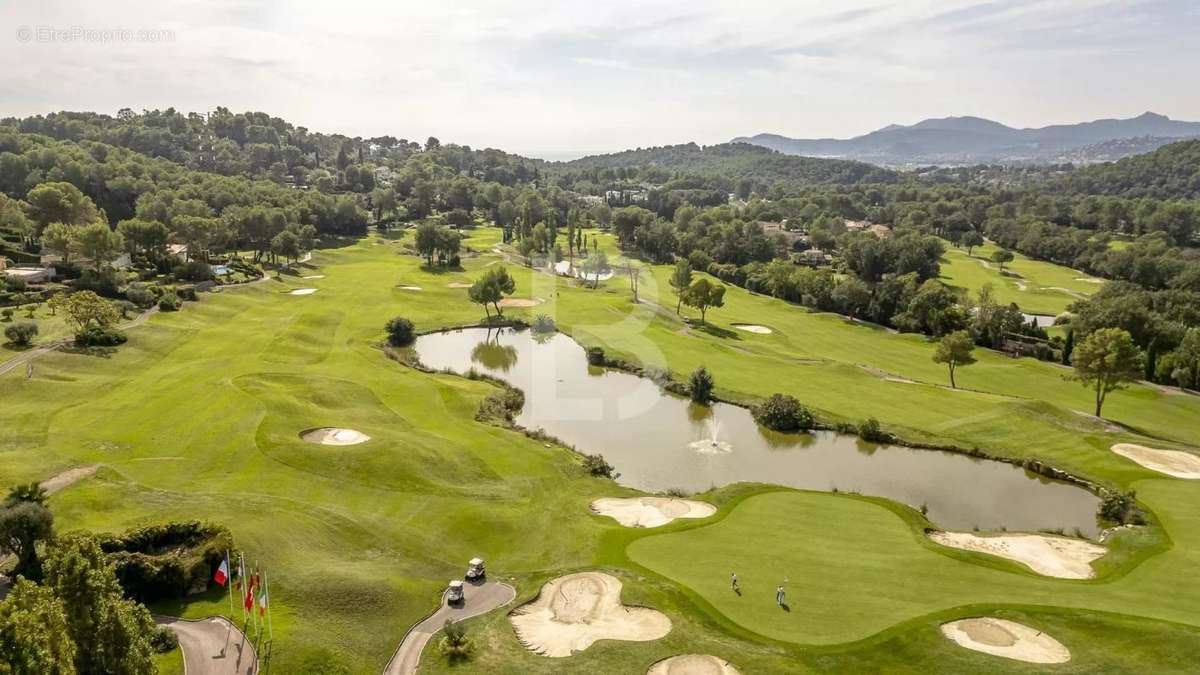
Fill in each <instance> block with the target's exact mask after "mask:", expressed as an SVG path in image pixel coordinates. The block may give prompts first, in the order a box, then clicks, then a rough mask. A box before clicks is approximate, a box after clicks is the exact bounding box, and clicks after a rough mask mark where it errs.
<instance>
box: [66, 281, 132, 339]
mask: <svg viewBox="0 0 1200 675" xmlns="http://www.w3.org/2000/svg"><path fill="white" fill-rule="evenodd" d="M62 310H63V312H64V313H65V314H66V315H67V317H66V318H67V322H68V323H70V324H72V325H73V326H75V332H76V333H82V332H84V331H86V330H88V329H89V328H92V327H98V328H107V327H108V326H111V325H112V324H114V323H116V322H117V321H119V320H120V319H121V315H120V313H119V312H117V310H116V309H114V308H113V306H112V304H111V303H109V302H108V301H107V300H105V299H104V298H102V297H100V296H99V295H96V294H95V293H93V292H92V291H76V292H74V293H72V294H70V295H68V296H66V300H64V301H63V302H62Z"/></svg>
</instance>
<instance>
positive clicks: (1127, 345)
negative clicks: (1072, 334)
mask: <svg viewBox="0 0 1200 675" xmlns="http://www.w3.org/2000/svg"><path fill="white" fill-rule="evenodd" d="M1071 363H1072V364H1074V366H1075V377H1076V378H1077V379H1078V380H1079V381H1080V382H1081V383H1082V384H1083V386H1085V387H1089V386H1090V387H1093V388H1094V389H1095V392H1096V416H1097V417H1099V416H1100V411H1101V409H1102V408H1103V407H1104V399H1105V398H1107V397H1108V394H1109V393H1110V392H1113V391H1116V390H1118V389H1122V388H1124V387H1125V385H1126V384H1127V383H1129V382H1134V381H1136V380H1137V379H1138V378H1139V377H1140V376H1141V374H1142V371H1141V368H1142V353H1141V352H1140V351H1139V350H1138V348H1137V345H1135V344H1134V343H1133V338H1131V337H1130V336H1129V333H1128V332H1126V331H1125V330H1123V329H1120V328H1101V329H1100V330H1097V331H1095V332H1093V333H1092V334H1090V335H1088V336H1087V338H1086V339H1085V340H1084V341H1083V342H1082V343H1080V344H1079V345H1077V346H1076V347H1075V353H1074V354H1072V356H1071Z"/></svg>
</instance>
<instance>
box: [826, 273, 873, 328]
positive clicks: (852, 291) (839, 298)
mask: <svg viewBox="0 0 1200 675" xmlns="http://www.w3.org/2000/svg"><path fill="white" fill-rule="evenodd" d="M871 297H872V293H871V286H870V285H869V284H867V282H865V281H863V280H862V279H859V278H858V277H847V278H846V279H843V280H842V282H841V283H839V284H838V285H837V287H836V288H834V289H833V301H834V302H836V303H837V305H838V308H839V309H841V311H842V312H843V313H845V314H846V316H848V317H850V318H851V319H853V318H854V317H856V316H858V315H859V314H860V313H862V312H865V311H867V309H868V308H869V307H870V306H871Z"/></svg>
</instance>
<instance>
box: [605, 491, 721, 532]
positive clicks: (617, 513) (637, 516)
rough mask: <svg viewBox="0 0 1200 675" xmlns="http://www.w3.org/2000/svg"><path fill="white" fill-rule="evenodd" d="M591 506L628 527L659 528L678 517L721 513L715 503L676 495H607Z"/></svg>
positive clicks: (703, 516) (698, 516) (701, 516)
mask: <svg viewBox="0 0 1200 675" xmlns="http://www.w3.org/2000/svg"><path fill="white" fill-rule="evenodd" d="M591 509H592V513H597V514H600V515H602V516H609V517H611V518H613V519H614V520H616V521H617V522H618V523H620V524H622V525H624V526H625V527H659V526H661V525H666V524H667V523H669V522H671V521H672V520H675V519H676V518H707V517H709V516H711V515H712V514H714V513H716V512H717V507H715V506H713V505H712V504H708V503H706V502H698V501H695V500H693V499H675V498H672V497H632V498H630V499H619V498H616V497H603V498H601V499H597V500H596V501H594V502H592V504H591Z"/></svg>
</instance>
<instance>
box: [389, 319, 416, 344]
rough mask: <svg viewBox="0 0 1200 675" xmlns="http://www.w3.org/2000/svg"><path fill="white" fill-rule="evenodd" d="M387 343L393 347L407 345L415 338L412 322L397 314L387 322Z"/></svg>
mask: <svg viewBox="0 0 1200 675" xmlns="http://www.w3.org/2000/svg"><path fill="white" fill-rule="evenodd" d="M387 334H388V343H389V344H391V345H392V346H393V347H407V346H408V345H411V344H412V343H413V340H415V339H417V335H416V331H414V330H413V322H412V321H409V320H408V319H405V318H404V317H402V316H398V317H396V318H394V319H392V320H391V321H388V322H387Z"/></svg>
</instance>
